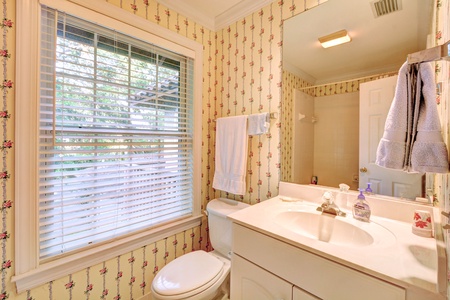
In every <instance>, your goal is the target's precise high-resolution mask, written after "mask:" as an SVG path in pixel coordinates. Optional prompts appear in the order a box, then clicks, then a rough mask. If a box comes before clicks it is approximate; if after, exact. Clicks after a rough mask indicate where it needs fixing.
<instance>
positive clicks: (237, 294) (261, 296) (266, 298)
mask: <svg viewBox="0 0 450 300" xmlns="http://www.w3.org/2000/svg"><path fill="white" fill-rule="evenodd" d="M231 263H232V268H231V298H230V299H233V300H250V299H258V300H291V299H292V284H290V283H289V282H286V281H284V280H282V279H281V278H279V277H277V276H275V275H273V274H272V273H269V272H267V271H266V270H264V269H262V268H260V267H258V266H256V265H254V264H252V263H250V262H249V261H247V260H245V259H243V258H241V257H240V256H238V255H236V254H234V255H233V257H232V261H231Z"/></svg>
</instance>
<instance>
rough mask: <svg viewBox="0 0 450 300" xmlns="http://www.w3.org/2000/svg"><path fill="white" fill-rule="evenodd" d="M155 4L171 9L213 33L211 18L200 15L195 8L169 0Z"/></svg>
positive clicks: (162, 0)
mask: <svg viewBox="0 0 450 300" xmlns="http://www.w3.org/2000/svg"><path fill="white" fill-rule="evenodd" d="M157 2H159V3H160V4H162V5H164V6H166V7H167V8H170V9H173V10H174V11H176V12H177V13H179V14H181V15H184V16H186V17H188V18H190V19H191V20H193V21H194V22H195V23H198V24H200V25H202V26H203V27H206V28H208V29H209V30H213V31H215V24H214V19H213V18H211V17H209V16H207V15H205V14H203V13H201V12H200V11H198V10H196V9H195V7H192V6H190V5H188V4H186V3H185V2H184V1H177V3H174V2H173V1H170V0H157Z"/></svg>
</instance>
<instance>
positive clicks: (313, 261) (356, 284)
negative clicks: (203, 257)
mask: <svg viewBox="0 0 450 300" xmlns="http://www.w3.org/2000/svg"><path fill="white" fill-rule="evenodd" d="M361 255H364V253H361ZM250 299H258V300H259V299H271V300H274V299H284V300H288V299H294V300H316V299H325V300H361V299H364V300H379V299H383V300H405V299H407V298H406V291H405V289H404V288H402V287H399V286H396V285H393V284H390V283H388V282H385V281H382V280H380V279H377V278H375V277H372V276H369V275H366V274H364V273H362V272H359V271H356V270H353V269H351V268H348V267H346V266H344V265H342V264H339V263H336V262H333V261H331V260H328V259H326V258H323V257H321V256H318V255H316V254H313V253H312V252H309V251H306V250H304V249H300V248H298V247H295V246H293V245H291V244H288V243H285V242H283V241H281V240H278V239H276V238H274V237H271V236H269V235H266V234H263V233H260V232H258V231H256V230H253V229H250V228H247V227H245V226H242V225H239V224H236V223H234V224H233V257H232V268H231V300H250Z"/></svg>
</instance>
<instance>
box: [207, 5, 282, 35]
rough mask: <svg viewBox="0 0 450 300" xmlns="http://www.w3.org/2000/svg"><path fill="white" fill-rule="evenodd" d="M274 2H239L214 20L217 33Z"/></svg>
mask: <svg viewBox="0 0 450 300" xmlns="http://www.w3.org/2000/svg"><path fill="white" fill-rule="evenodd" d="M272 2H274V0H260V1H255V0H243V1H241V2H239V3H238V4H236V5H234V6H233V7H231V8H230V9H228V10H227V11H225V12H223V13H221V14H220V15H218V16H216V18H215V20H214V24H215V31H218V30H220V29H222V28H224V27H226V26H228V25H230V24H233V23H235V22H237V21H239V20H241V19H243V18H244V17H246V16H248V15H250V14H252V13H254V12H255V11H257V10H259V9H261V8H263V7H265V6H266V5H269V4H270V3H272Z"/></svg>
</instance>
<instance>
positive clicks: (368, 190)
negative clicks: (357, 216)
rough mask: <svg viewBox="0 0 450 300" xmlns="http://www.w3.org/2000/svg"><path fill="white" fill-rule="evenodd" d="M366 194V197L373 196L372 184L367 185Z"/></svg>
mask: <svg viewBox="0 0 450 300" xmlns="http://www.w3.org/2000/svg"><path fill="white" fill-rule="evenodd" d="M365 194H366V195H373V191H372V188H371V187H370V182H368V183H367V187H366V190H365Z"/></svg>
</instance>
